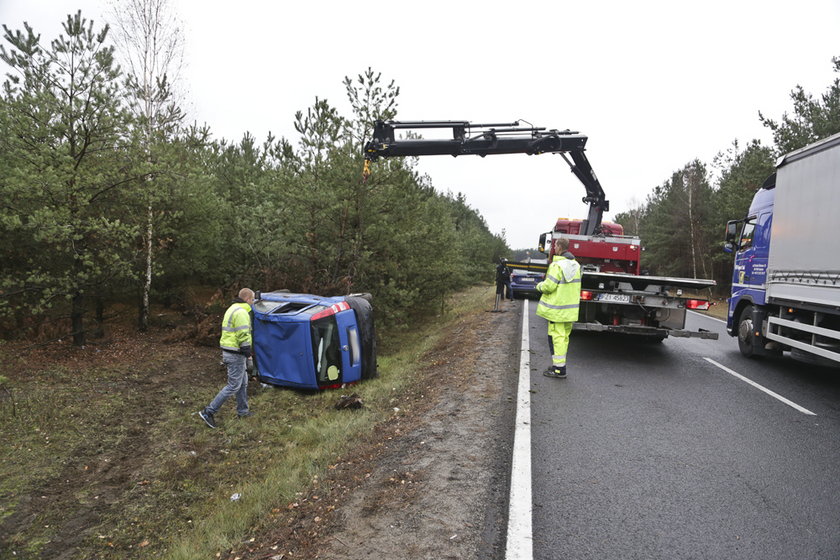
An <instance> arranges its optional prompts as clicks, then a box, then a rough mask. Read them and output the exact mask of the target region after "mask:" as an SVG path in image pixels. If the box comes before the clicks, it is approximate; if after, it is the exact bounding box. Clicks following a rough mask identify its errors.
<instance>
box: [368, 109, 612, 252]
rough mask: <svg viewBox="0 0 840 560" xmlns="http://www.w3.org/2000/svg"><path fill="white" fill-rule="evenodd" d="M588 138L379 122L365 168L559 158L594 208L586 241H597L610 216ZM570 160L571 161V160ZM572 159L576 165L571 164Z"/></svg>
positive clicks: (504, 127) (512, 128) (463, 124)
mask: <svg viewBox="0 0 840 560" xmlns="http://www.w3.org/2000/svg"><path fill="white" fill-rule="evenodd" d="M436 128H448V129H451V130H452V138H451V139H426V138H411V137H409V138H399V139H398V138H396V137H395V136H394V131H395V130H396V129H412V130H421V129H436ZM586 139H587V138H586V136H584V135H583V134H579V133H578V132H573V131H570V130H546V129H545V128H535V127H520V126H519V122H518V121H516V122H513V123H503V124H472V123H469V122H467V121H404V122H397V121H380V120H378V121H376V122H375V123H374V127H373V139H372V140H370V141H369V142H368V143H367V144H365V160H366V162H365V168H366V169H367V168H368V162H372V161H376V160H377V159H379V158H381V157H385V158H387V157H404V156H434V155H450V156H453V157H454V156H460V155H470V154H472V155H477V156H481V157H484V156H486V155H488V154H528V155H538V154H543V153H553V154H560V155H561V156H562V157H563V159H564V160H565V161H566V163H567V164H569V167H571V170H572V173H574V174H575V177H577V178H578V180H580V182H581V183H583V186H584V188H585V189H586V196H585V197H583V202H585V203H586V204H589V216H588V218H587V220H586V222H585V224H584V226H585V227H584V230H583V231H582V232H581V233H582V234H584V235H594V234H597V233H599V232H600V230H601V218H602V216H603V214H604V212H606V211H609V209H610V203H609V201H608V200H606V199H605V195H604V189H603V188H601V183H600V182H599V181H598V178H597V177H596V176H595V172H594V171H593V170H592V165H590V163H589V160H588V159H587V157H586V154H585V153H584V147H585V146H586ZM567 154H568V156H567ZM569 157H571V160H569Z"/></svg>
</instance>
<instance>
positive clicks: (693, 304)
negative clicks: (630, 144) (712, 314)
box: [685, 299, 709, 309]
mask: <svg viewBox="0 0 840 560" xmlns="http://www.w3.org/2000/svg"><path fill="white" fill-rule="evenodd" d="M685 308H686V309H708V308H709V302H708V301H706V300H705V299H689V300H686V302H685Z"/></svg>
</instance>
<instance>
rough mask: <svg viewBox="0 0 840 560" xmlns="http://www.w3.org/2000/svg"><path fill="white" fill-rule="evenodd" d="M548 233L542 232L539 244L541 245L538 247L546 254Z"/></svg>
mask: <svg viewBox="0 0 840 560" xmlns="http://www.w3.org/2000/svg"><path fill="white" fill-rule="evenodd" d="M547 235H548V233H542V234H540V245H539V247H538V249H539V251H540V253H542V254H544V255H545V254H546V251H545V238H546V236H547Z"/></svg>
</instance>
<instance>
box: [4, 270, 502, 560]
mask: <svg viewBox="0 0 840 560" xmlns="http://www.w3.org/2000/svg"><path fill="white" fill-rule="evenodd" d="M492 297H493V295H492V290H491V289H490V288H488V287H487V286H481V287H477V288H473V289H470V290H467V291H465V292H462V293H459V294H456V295H454V296H453V297H451V298H450V299H449V304H448V306H447V307H446V312H445V313H444V315H443V316H442V317H436V318H430V319H429V320H428V321H426V322H425V323H424V324H421V325H414V326H413V327H412V329H411V331H410V332H405V333H402V334H400V335H399V340H394V339H392V340H389V341H388V342H389V343H388V345H387V347H388V348H389V353H388V354H387V355H380V357H379V360H378V361H379V371H380V376H379V377H378V378H377V379H374V380H370V381H366V382H364V383H360V384H358V385H356V386H354V387H352V388H348V389H346V390H344V391H326V392H317V393H311V392H310V393H305V392H298V391H292V390H287V389H276V388H254V390H253V391H252V396H251V407H252V409H253V410H254V411H256V413H257V414H256V415H255V416H253V417H251V418H248V419H245V420H238V419H237V418H236V416H235V413H234V412H233V407H232V405H231V403H226V405H225V407H224V408H223V409H222V412H221V414H220V415H219V419H220V428H219V429H217V430H210V429H208V428H207V427H206V426H204V424H203V423H202V422H201V421H200V420H199V419H198V418H197V416H195V411H196V410H198V409H200V408H201V407H202V406H203V405H204V404H206V402H208V401H209V400H210V399H211V398H212V397H213V395H214V394H215V392H216V391H217V390H218V389H219V388H220V387H221V386H222V385H223V384H224V370H223V369H222V368H221V367H219V365H218V356H217V351H216V350H215V349H202V348H195V347H191V346H185V345H177V344H169V345H164V344H161V343H159V342H157V341H156V340H154V339H153V338H150V339H144V338H142V337H140V338H138V337H137V336H135V335H133V334H130V335H127V336H126V337H125V339H121V340H119V341H114V342H113V343H112V344H109V345H107V346H106V345H102V346H101V347H98V348H88V349H86V350H84V351H77V350H73V349H69V350H68V349H67V348H64V349H62V350H61V352H57V351H55V352H53V353H52V354H50V353H49V352H48V353H45V354H43V355H39V356H36V357H34V358H33V357H30V358H29V359H26V360H21V359H15V357H14V356H15V353H16V352H15V348H13V347H12V346H10V345H3V346H0V353H2V354H3V355H4V356H3V357H4V360H3V364H4V366H3V367H2V369H0V376H2V377H0V380H1V381H2V383H1V384H0V385H2V387H0V430H2V436H0V456H2V459H0V504H2V506H0V551H5V552H0V557H5V555H6V554H14V556H9V557H14V558H28V557H54V556H58V555H60V554H61V555H64V557H68V555H67V554H66V553H67V551H68V550H72V551H73V553H72V554H70V555H69V557H75V558H146V557H156V558H160V557H164V558H172V559H193V558H195V559H199V558H200V559H206V558H216V557H224V555H225V554H227V553H228V552H229V551H231V550H232V549H235V548H237V547H239V546H241V545H242V543H243V542H247V541H248V540H249V539H250V538H252V537H253V536H254V535H256V534H258V532H259V531H260V530H262V529H263V528H265V527H267V526H269V525H270V524H272V523H275V522H277V520H278V519H279V517H280V514H281V512H285V511H288V510H289V508H292V507H294V506H295V502H296V500H298V499H299V497H300V496H303V495H304V494H305V493H306V491H307V489H308V488H311V487H312V486H313V485H316V486H317V481H318V479H319V477H322V475H323V473H324V471H325V469H327V468H328V467H329V466H330V464H332V463H333V462H335V461H336V459H337V458H338V457H339V456H340V455H341V454H342V453H343V452H344V451H345V450H347V449H348V448H352V447H353V446H354V445H355V443H356V442H358V441H360V440H363V439H364V438H370V437H371V434H372V433H373V429H374V427H375V426H377V425H379V424H381V423H383V422H387V421H389V420H392V419H394V418H395V417H399V416H401V415H404V414H406V413H407V412H410V409H411V406H412V404H411V402H410V400H404V399H403V398H402V396H403V395H404V394H405V393H406V392H407V391H408V390H409V389H410V388H411V387H412V386H416V385H417V384H420V383H422V375H421V372H422V371H423V369H424V364H425V363H427V362H430V361H432V360H433V359H434V356H433V355H432V353H431V352H430V350H431V349H433V348H434V347H435V345H436V344H438V343H439V342H441V339H442V337H444V336H445V333H446V332H447V326H448V325H452V324H455V323H458V322H459V321H463V320H465V319H466V318H468V317H471V316H475V315H476V314H478V313H483V310H484V309H489V308H491V307H492ZM349 392H355V393H357V394H359V396H360V397H361V398H362V399H363V401H364V403H365V406H364V408H363V409H360V410H335V408H334V406H333V405H334V404H335V402H336V401H337V400H338V398H339V396H340V395H341V394H342V393H344V394H347V393H349ZM234 495H238V497H237V499H231V498H232V496H234ZM68 520H69V521H68Z"/></svg>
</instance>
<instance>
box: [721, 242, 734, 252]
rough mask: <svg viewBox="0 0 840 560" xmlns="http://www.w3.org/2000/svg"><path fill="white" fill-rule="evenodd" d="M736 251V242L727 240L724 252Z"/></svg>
mask: <svg viewBox="0 0 840 560" xmlns="http://www.w3.org/2000/svg"><path fill="white" fill-rule="evenodd" d="M734 251H735V244H734V243H730V242H729V241H727V242H726V243H724V244H723V252H724V253H732V252H734Z"/></svg>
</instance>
